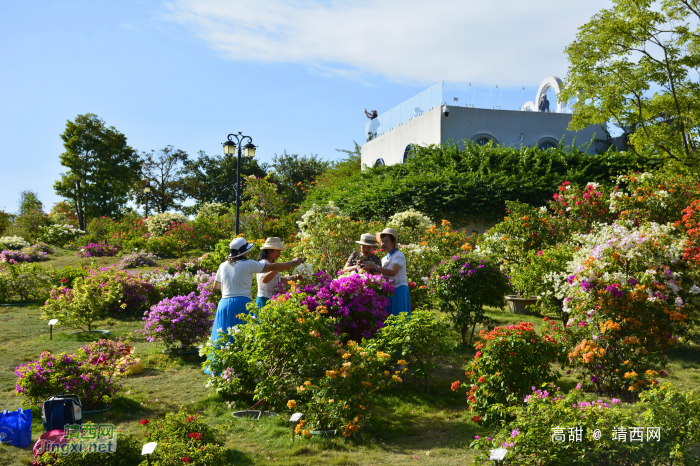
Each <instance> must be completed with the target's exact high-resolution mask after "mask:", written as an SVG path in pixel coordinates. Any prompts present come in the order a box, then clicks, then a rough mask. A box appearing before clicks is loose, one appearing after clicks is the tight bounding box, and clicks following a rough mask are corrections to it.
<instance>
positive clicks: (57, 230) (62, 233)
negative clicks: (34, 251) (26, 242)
mask: <svg viewBox="0 0 700 466" xmlns="http://www.w3.org/2000/svg"><path fill="white" fill-rule="evenodd" d="M84 234H85V232H84V231H83V230H80V229H78V228H75V227H74V226H73V225H68V224H66V225H50V226H48V227H39V232H38V234H37V239H38V240H39V241H44V242H46V243H49V244H53V245H54V246H61V247H63V246H65V245H66V244H68V243H71V242H73V241H76V240H77V239H78V238H80V236H82V235H84Z"/></svg>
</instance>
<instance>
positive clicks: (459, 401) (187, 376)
mask: <svg viewBox="0 0 700 466" xmlns="http://www.w3.org/2000/svg"><path fill="white" fill-rule="evenodd" d="M486 313H487V315H488V316H489V317H490V318H492V319H494V320H495V321H496V322H497V324H496V325H507V324H510V323H514V322H519V321H521V320H527V321H531V322H533V323H534V324H535V326H536V327H537V328H538V329H539V327H540V326H541V322H542V318H541V317H540V316H516V315H513V314H510V313H508V312H505V311H502V310H497V309H488V310H487V312H486ZM40 315H41V311H40V309H39V308H38V307H36V306H33V307H0V348H2V355H3V358H2V361H3V362H2V364H1V365H0V409H3V410H4V409H10V410H16V409H17V408H18V407H19V406H20V402H21V398H20V397H19V396H17V395H16V394H15V389H14V385H15V375H14V368H15V366H18V365H19V364H22V363H25V362H27V361H30V360H33V359H36V358H37V357H38V356H39V355H40V354H41V352H42V351H51V352H52V353H60V352H62V351H66V352H73V351H75V350H76V349H77V348H78V347H80V346H82V345H84V344H85V343H86V342H87V341H89V339H92V338H94V339H97V336H92V335H88V334H77V335H76V334H71V332H73V329H69V328H65V327H61V326H60V325H59V326H57V327H56V328H55V330H54V338H53V341H49V329H48V326H47V325H46V322H45V321H43V320H41V319H40ZM96 328H99V329H108V330H110V331H111V334H110V338H116V337H118V336H129V337H130V338H131V340H132V342H133V344H134V346H135V349H136V355H137V356H138V357H140V358H142V359H143V361H144V363H145V364H146V367H147V368H146V370H145V371H144V372H142V373H141V374H138V375H137V376H134V377H130V378H128V379H125V380H124V382H123V384H124V388H123V390H122V391H121V392H120V393H119V395H118V396H117V397H116V398H115V399H114V401H113V408H112V409H111V410H110V411H108V412H107V413H103V414H95V415H86V416H85V420H86V421H92V422H95V423H114V424H115V425H116V427H117V428H118V429H121V430H123V431H125V432H130V433H134V434H137V435H140V432H141V429H140V426H139V421H140V420H141V419H147V418H154V417H162V416H164V414H165V413H166V412H171V411H176V410H177V407H178V406H179V405H184V406H186V407H187V408H188V410H189V411H191V412H192V413H196V412H199V411H201V413H202V415H203V416H205V419H206V420H207V421H208V422H210V423H211V424H212V425H222V426H223V427H224V429H225V432H226V440H227V442H226V446H227V447H229V448H231V449H232V450H233V451H232V453H231V455H230V457H229V461H230V463H231V464H236V465H248V464H268V463H271V464H281V465H317V464H329V465H370V464H374V465H397V464H416V463H422V464H434V465H438V464H439V465H457V464H460V465H463V464H465V463H470V462H471V461H470V459H471V457H472V456H473V453H474V452H473V451H471V450H470V449H469V448H468V445H469V444H470V443H471V441H472V440H473V438H474V435H476V434H479V435H484V434H486V433H487V432H486V430H485V429H484V428H483V427H482V426H479V425H477V424H474V423H473V422H472V421H471V420H470V418H471V416H470V415H469V411H467V410H466V408H467V400H466V396H465V395H464V393H461V392H456V393H455V392H452V391H451V390H450V384H451V383H452V382H453V381H454V380H457V379H459V378H463V377H461V376H463V374H464V369H463V368H464V366H465V364H466V363H467V361H469V360H470V359H471V357H472V356H473V354H474V351H473V349H471V348H464V347H461V346H459V347H457V349H456V351H455V353H454V354H453V355H452V356H450V357H448V358H445V359H444V360H443V361H442V364H441V366H440V368H439V370H438V374H437V377H438V380H436V381H434V382H433V384H432V385H431V389H430V393H428V392H424V391H422V390H420V389H419V388H417V386H416V385H414V384H412V383H411V381H410V379H409V378H408V377H407V380H406V381H405V382H404V383H403V384H402V387H401V388H400V389H397V390H396V391H395V392H394V393H393V394H391V395H390V396H387V397H384V398H383V399H381V401H380V402H379V404H378V405H377V407H376V409H375V420H374V423H373V426H374V428H373V429H372V430H367V431H365V432H361V433H363V434H365V435H361V436H358V437H357V438H352V439H345V438H343V437H342V436H340V437H332V438H319V437H312V438H311V439H310V440H307V439H305V438H303V437H297V439H296V441H295V442H294V443H293V444H292V443H291V440H290V437H291V428H290V425H289V422H288V420H287V417H286V416H285V415H282V416H280V418H278V419H274V420H263V421H251V420H234V419H233V418H232V416H231V412H232V411H234V410H241V409H245V408H247V407H248V406H250V405H252V404H253V402H252V400H251V399H244V398H236V397H232V398H226V399H225V398H224V397H222V396H220V395H218V394H216V393H215V392H214V391H212V390H210V389H207V388H205V387H204V384H205V382H206V380H207V377H206V376H205V375H204V374H203V373H202V371H201V369H200V363H201V361H202V360H201V359H200V358H199V357H198V356H196V355H195V356H186V357H170V356H166V355H164V354H162V348H161V347H159V346H157V345H155V344H151V343H148V342H147V341H145V340H144V339H143V338H140V337H135V336H134V335H133V331H134V330H136V329H138V328H141V323H140V322H139V321H120V320H115V319H107V320H104V321H101V322H99V323H98V324H97V326H96ZM479 330H480V328H479V327H477V332H476V334H478V331H479ZM453 335H454V341H455V343H456V341H457V334H456V332H454V333H453ZM699 355H700V352H699V351H698V348H697V347H695V348H684V349H680V350H676V351H674V352H673V353H672V354H671V364H670V366H669V370H668V372H669V374H670V376H669V379H667V380H672V381H673V382H674V383H676V384H677V385H679V386H680V387H682V388H685V389H689V388H692V387H695V386H697V385H698V381H700V373H699V372H700V370H699V369H698V368H699V367H700V365H699V364H698V356H699ZM560 384H561V385H562V387H563V388H564V387H566V388H570V387H571V386H573V385H574V384H575V380H574V379H573V378H563V379H562V380H560ZM285 412H286V410H285ZM33 418H34V422H33V436H32V437H33V440H34V441H35V440H36V438H37V437H38V436H39V435H40V434H41V433H42V432H43V428H42V426H41V410H40V408H35V409H34V410H33ZM144 443H145V441H144ZM414 457H417V459H418V461H416V460H415V459H414ZM0 459H1V461H0V464H2V465H3V466H4V465H8V466H9V465H28V464H31V461H32V453H31V448H28V449H18V448H15V447H11V446H7V445H0Z"/></svg>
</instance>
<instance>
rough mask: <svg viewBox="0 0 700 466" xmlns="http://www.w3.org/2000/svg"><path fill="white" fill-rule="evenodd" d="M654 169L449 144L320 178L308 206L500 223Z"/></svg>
mask: <svg viewBox="0 0 700 466" xmlns="http://www.w3.org/2000/svg"><path fill="white" fill-rule="evenodd" d="M655 168H658V167H656V166H646V165H645V163H644V162H643V161H642V160H641V159H639V158H638V157H637V156H635V155H634V154H632V153H630V152H615V151H608V152H605V153H603V154H596V155H589V154H586V153H584V152H582V151H581V150H580V148H578V147H575V146H574V147H557V148H554V149H550V150H548V151H542V150H540V149H537V148H521V149H516V148H505V147H489V146H479V145H476V144H468V145H467V146H466V148H465V149H460V148H459V147H458V146H457V145H455V144H452V143H448V144H445V145H441V146H435V145H431V146H428V147H416V148H415V149H414V152H413V155H412V157H411V158H409V159H408V160H407V162H406V163H404V164H398V165H392V166H379V167H372V168H367V169H365V170H363V171H361V172H360V171H358V172H356V173H354V174H351V175H349V176H347V175H346V176H343V175H342V174H337V173H334V172H333V170H330V171H328V172H326V173H325V174H324V175H321V176H320V177H319V178H318V180H319V184H318V185H317V186H316V187H315V188H313V189H312V190H311V192H310V193H309V196H308V197H307V199H306V201H305V206H306V207H307V208H308V207H310V206H311V205H312V204H314V203H317V204H320V203H326V202H328V201H331V200H332V201H334V202H335V203H336V204H337V205H338V206H339V207H340V208H341V209H342V210H343V211H344V212H346V213H347V214H349V215H350V216H351V217H353V218H360V219H364V220H387V219H388V218H389V217H390V216H391V215H393V214H394V213H396V212H402V211H404V210H407V209H408V208H410V207H413V208H415V209H417V210H419V211H421V212H424V213H425V214H427V215H428V216H430V217H431V219H432V220H433V221H439V220H440V219H443V218H444V219H448V220H450V221H452V222H453V223H455V224H457V225H459V224H460V223H463V222H468V221H470V220H483V221H497V220H500V219H501V218H503V216H504V215H505V201H516V200H517V201H521V202H525V203H528V204H531V205H535V206H541V205H544V204H545V202H546V201H547V200H548V199H551V196H552V193H554V192H555V191H556V189H557V186H559V185H560V184H561V183H562V182H564V181H567V180H568V181H571V182H572V183H581V184H586V183H587V182H589V181H595V182H597V183H601V184H611V183H613V182H614V179H615V177H616V176H617V175H620V174H624V173H627V172H629V171H630V170H632V171H637V170H640V171H643V170H650V169H655ZM339 175H340V176H339Z"/></svg>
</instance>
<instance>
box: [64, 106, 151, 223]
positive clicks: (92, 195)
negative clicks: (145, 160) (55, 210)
mask: <svg viewBox="0 0 700 466" xmlns="http://www.w3.org/2000/svg"><path fill="white" fill-rule="evenodd" d="M61 139H62V140H63V147H65V149H66V151H65V152H64V153H63V154H61V156H60V159H61V165H63V166H64V167H67V168H68V171H67V172H66V173H61V179H60V180H59V181H57V182H56V183H55V184H54V190H55V191H56V193H57V194H58V195H59V196H63V197H64V198H66V199H68V200H69V201H70V203H71V205H72V206H73V207H74V208H75V214H76V216H77V217H78V224H79V227H80V229H83V230H84V229H85V226H86V225H87V222H88V220H89V219H90V218H94V217H101V216H106V217H119V216H120V215H121V214H122V212H123V210H124V206H125V205H126V202H127V199H128V195H129V191H130V190H131V188H132V187H133V185H134V183H135V182H136V181H137V180H139V179H140V178H141V160H140V159H139V157H138V155H137V154H136V151H135V150H134V149H133V148H132V147H131V146H129V145H128V144H127V142H126V136H124V134H122V133H120V132H119V131H117V130H116V129H115V128H114V127H113V126H110V127H107V126H105V122H104V121H103V120H101V119H100V118H99V117H98V116H97V115H95V114H92V113H86V114H85V115H78V116H77V117H76V119H75V121H70V120H69V121H68V122H67V123H66V130H65V132H64V133H63V134H61Z"/></svg>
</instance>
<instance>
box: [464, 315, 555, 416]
mask: <svg viewBox="0 0 700 466" xmlns="http://www.w3.org/2000/svg"><path fill="white" fill-rule="evenodd" d="M556 332H557V327H556V326H555V324H554V322H553V321H551V320H549V319H548V318H547V317H545V318H544V325H543V326H542V332H541V334H538V333H537V332H536V331H535V327H534V326H533V324H532V323H531V322H520V323H519V324H517V325H508V326H507V327H500V326H499V327H496V328H495V329H493V330H492V331H490V332H487V331H485V330H482V331H481V332H480V333H479V337H480V338H481V341H479V342H478V343H477V344H476V345H474V348H476V350H477V352H476V355H475V356H474V359H473V360H472V361H471V362H470V363H469V365H468V366H467V369H466V372H465V375H466V376H467V380H466V382H464V383H460V382H459V381H457V382H455V383H453V384H452V390H454V391H457V390H458V389H459V388H460V387H462V386H465V387H466V388H468V391H467V397H468V400H469V409H470V411H472V412H473V413H475V414H477V415H480V416H483V419H485V420H488V419H489V418H495V417H499V415H500V412H499V410H500V409H502V407H503V406H512V405H514V404H517V403H519V402H520V401H521V400H522V399H523V397H524V396H525V395H526V394H527V393H528V392H529V391H530V387H531V386H532V385H539V384H540V383H542V382H550V381H555V380H557V378H558V377H559V374H558V373H556V372H554V371H553V370H552V366H551V364H552V363H553V362H563V360H564V346H563V340H566V337H563V338H562V337H560V336H558V335H557V333H556Z"/></svg>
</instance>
